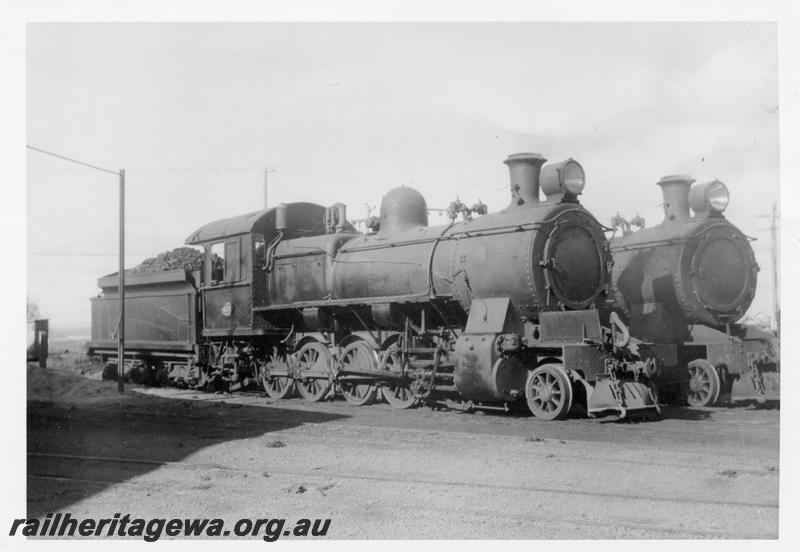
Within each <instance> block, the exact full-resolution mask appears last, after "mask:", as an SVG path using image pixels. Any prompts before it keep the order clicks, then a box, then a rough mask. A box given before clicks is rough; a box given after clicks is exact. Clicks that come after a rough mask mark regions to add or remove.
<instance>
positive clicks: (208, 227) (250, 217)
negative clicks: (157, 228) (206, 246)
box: [185, 202, 325, 245]
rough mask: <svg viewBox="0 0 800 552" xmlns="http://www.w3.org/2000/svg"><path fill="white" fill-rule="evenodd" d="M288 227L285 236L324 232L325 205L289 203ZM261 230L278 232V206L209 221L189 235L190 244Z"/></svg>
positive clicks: (188, 243) (287, 211)
mask: <svg viewBox="0 0 800 552" xmlns="http://www.w3.org/2000/svg"><path fill="white" fill-rule="evenodd" d="M286 213H287V222H288V225H289V228H288V230H287V231H286V232H285V233H284V235H285V237H287V238H288V237H300V236H315V235H318V234H324V233H325V227H324V223H323V217H324V214H325V207H323V206H322V205H318V204H316V203H306V202H298V203H288V204H287V205H286ZM251 232H260V233H262V234H264V235H265V236H267V235H271V234H274V233H275V207H272V208H270V209H266V210H264V211H253V212H252V213H246V214H244V215H239V216H236V217H230V218H225V219H220V220H215V221H214V222H209V223H208V224H205V225H203V226H201V227H200V228H198V229H197V230H195V231H194V232H192V233H191V234H190V235H189V237H188V238H186V242H185V243H186V244H187V245H197V244H202V243H207V242H211V241H218V240H223V239H225V238H228V237H232V236H238V235H241V234H249V233H251Z"/></svg>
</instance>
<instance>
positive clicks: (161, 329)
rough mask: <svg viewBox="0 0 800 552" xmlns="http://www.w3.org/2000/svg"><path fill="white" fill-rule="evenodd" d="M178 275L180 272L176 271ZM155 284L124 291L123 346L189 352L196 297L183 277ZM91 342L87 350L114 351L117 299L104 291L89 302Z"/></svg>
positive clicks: (151, 281) (111, 290) (152, 280)
mask: <svg viewBox="0 0 800 552" xmlns="http://www.w3.org/2000/svg"><path fill="white" fill-rule="evenodd" d="M180 272H182V271H180ZM165 274H166V275H167V276H165V278H164V279H163V281H161V282H159V281H158V279H157V278H148V280H147V281H146V283H145V284H139V285H137V284H135V283H134V284H132V285H130V286H126V288H125V344H126V346H127V348H129V349H136V350H144V351H191V350H192V347H193V345H194V342H195V331H196V311H197V294H196V291H195V289H194V286H193V285H192V283H191V282H190V281H188V280H189V278H188V277H187V276H184V277H183V279H178V278H175V275H174V274H172V273H165ZM91 304H92V340H91V343H90V344H89V349H90V351H91V350H96V349H101V348H109V347H110V348H115V347H116V341H117V333H116V332H117V328H118V325H119V295H118V293H117V289H116V287H114V288H106V289H105V290H104V293H103V295H102V296H100V297H95V298H93V299H92V300H91Z"/></svg>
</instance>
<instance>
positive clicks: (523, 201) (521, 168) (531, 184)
mask: <svg viewBox="0 0 800 552" xmlns="http://www.w3.org/2000/svg"><path fill="white" fill-rule="evenodd" d="M545 161H547V159H545V158H544V157H543V156H542V155H541V154H539V153H515V154H513V155H509V156H508V159H506V160H505V161H503V163H505V164H506V165H508V172H509V177H510V180H511V182H510V184H511V204H510V205H509V208H511V207H523V206H526V207H530V206H534V205H538V204H539V176H540V174H541V170H542V165H544V163H545Z"/></svg>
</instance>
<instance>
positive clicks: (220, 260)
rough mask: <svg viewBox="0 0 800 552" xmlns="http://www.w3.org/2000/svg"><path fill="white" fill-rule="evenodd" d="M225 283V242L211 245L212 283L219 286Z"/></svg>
mask: <svg viewBox="0 0 800 552" xmlns="http://www.w3.org/2000/svg"><path fill="white" fill-rule="evenodd" d="M224 281H225V244H224V243H223V242H218V243H213V244H211V283H212V284H218V283H220V282H224Z"/></svg>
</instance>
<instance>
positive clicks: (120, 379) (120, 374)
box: [117, 169, 125, 393]
mask: <svg viewBox="0 0 800 552" xmlns="http://www.w3.org/2000/svg"><path fill="white" fill-rule="evenodd" d="M118 291H119V329H118V330H117V331H118V334H117V337H118V340H117V359H118V360H117V391H119V392H120V393H124V392H125V169H121V170H120V171H119V290H118Z"/></svg>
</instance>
